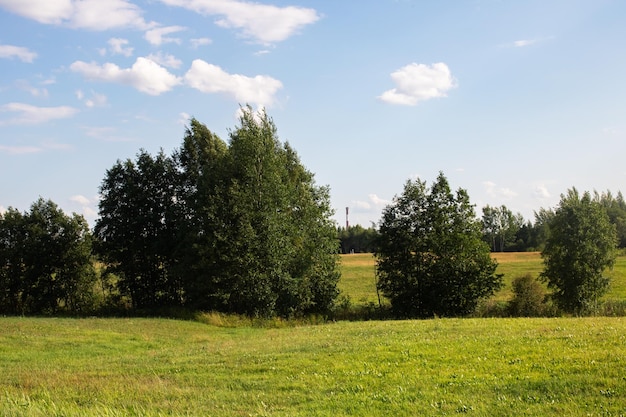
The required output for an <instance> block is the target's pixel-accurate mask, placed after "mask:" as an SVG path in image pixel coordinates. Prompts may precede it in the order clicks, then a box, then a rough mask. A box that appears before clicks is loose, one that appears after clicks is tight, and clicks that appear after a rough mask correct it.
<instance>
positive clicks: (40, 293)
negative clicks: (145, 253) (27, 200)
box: [0, 198, 96, 314]
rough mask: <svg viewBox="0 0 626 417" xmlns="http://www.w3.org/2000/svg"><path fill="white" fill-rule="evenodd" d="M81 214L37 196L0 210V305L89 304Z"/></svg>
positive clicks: (88, 244)
mask: <svg viewBox="0 0 626 417" xmlns="http://www.w3.org/2000/svg"><path fill="white" fill-rule="evenodd" d="M91 255H92V238H91V234H90V232H89V226H88V225H87V222H86V220H85V219H84V218H83V217H82V216H79V215H77V214H73V215H71V216H68V215H66V214H65V213H64V212H63V211H62V210H61V209H59V208H58V206H57V205H56V204H55V203H53V202H52V201H50V200H47V201H46V200H43V199H42V198H40V199H39V200H37V201H36V202H35V203H33V204H32V205H31V208H30V211H29V212H26V213H24V214H21V213H20V212H18V211H17V210H15V209H12V208H9V210H7V212H6V213H5V214H4V215H0V310H2V312H4V313H11V314H50V313H56V312H58V311H61V310H62V311H68V312H80V311H85V310H86V309H88V308H90V307H92V302H93V291H92V286H93V284H94V281H95V277H96V275H95V271H94V268H93V264H92V259H91Z"/></svg>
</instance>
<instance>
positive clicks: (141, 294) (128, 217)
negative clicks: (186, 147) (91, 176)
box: [95, 150, 182, 309]
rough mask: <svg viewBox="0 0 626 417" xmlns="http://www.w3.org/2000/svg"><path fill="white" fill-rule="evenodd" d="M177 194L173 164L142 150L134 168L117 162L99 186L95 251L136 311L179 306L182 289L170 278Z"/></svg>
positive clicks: (172, 263) (177, 213)
mask: <svg viewBox="0 0 626 417" xmlns="http://www.w3.org/2000/svg"><path fill="white" fill-rule="evenodd" d="M177 190H178V173H177V170H176V166H175V164H174V161H173V160H172V159H171V158H169V157H167V156H166V155H165V154H164V153H163V152H162V151H161V152H160V153H159V154H158V155H157V156H156V157H152V156H151V155H150V154H148V153H147V152H146V151H144V150H142V151H140V152H139V154H138V155H137V160H136V162H133V161H131V160H130V159H128V160H126V161H124V162H122V161H117V163H116V164H115V165H114V166H113V167H112V168H111V169H109V170H107V172H106V177H105V179H104V180H103V182H102V185H101V186H100V194H101V199H100V203H99V214H100V217H99V219H98V220H97V222H96V226H95V235H96V236H97V238H98V244H97V250H98V253H99V255H100V257H101V259H102V260H103V261H104V262H105V263H106V264H107V267H108V268H107V269H108V271H109V272H112V273H114V274H116V275H117V276H118V277H119V281H118V287H119V289H120V292H121V293H122V294H124V295H126V296H129V297H130V299H131V301H132V304H133V307H135V308H140V309H143V308H148V309H151V308H155V307H158V306H171V305H181V304H182V285H181V282H180V279H179V277H177V276H176V275H175V274H173V273H172V266H173V265H174V264H175V262H176V260H175V258H174V257H173V255H174V254H175V249H176V244H177V241H176V233H177V226H178V225H177V223H176V220H177V219H178V217H179V208H178V202H177V201H178V200H177Z"/></svg>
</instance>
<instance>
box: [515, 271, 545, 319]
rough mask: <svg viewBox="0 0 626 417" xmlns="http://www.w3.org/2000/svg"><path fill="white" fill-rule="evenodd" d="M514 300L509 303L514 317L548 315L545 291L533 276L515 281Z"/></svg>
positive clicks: (518, 278)
mask: <svg viewBox="0 0 626 417" xmlns="http://www.w3.org/2000/svg"><path fill="white" fill-rule="evenodd" d="M512 287H513V298H512V299H511V301H510V302H509V314H510V315H511V316H514V317H540V316H543V315H544V314H545V313H546V306H545V303H544V299H545V291H544V289H543V287H542V286H541V284H540V283H539V282H538V281H537V279H536V278H534V277H533V276H532V275H531V274H526V275H522V276H519V277H517V278H515V279H514V280H513V283H512Z"/></svg>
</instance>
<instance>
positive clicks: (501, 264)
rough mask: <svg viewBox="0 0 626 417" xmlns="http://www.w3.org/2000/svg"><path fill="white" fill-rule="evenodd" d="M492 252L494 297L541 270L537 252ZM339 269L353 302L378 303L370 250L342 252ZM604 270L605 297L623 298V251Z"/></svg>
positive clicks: (625, 260)
mask: <svg viewBox="0 0 626 417" xmlns="http://www.w3.org/2000/svg"><path fill="white" fill-rule="evenodd" d="M492 256H493V257H494V258H495V259H496V261H498V269H497V270H496V272H497V273H499V274H503V275H504V287H503V288H502V289H501V290H500V291H499V292H498V293H496V294H495V295H494V300H495V301H508V300H509V299H510V298H511V296H512V292H511V282H512V281H513V279H515V278H516V277H518V276H522V275H525V274H528V273H529V274H531V275H532V276H534V277H538V276H539V273H541V271H542V270H543V264H542V259H541V254H540V253H539V252H504V253H494V254H492ZM341 271H342V277H341V281H340V283H339V288H340V290H341V291H342V292H343V293H344V294H347V295H349V296H350V300H351V302H352V303H353V304H354V305H364V304H368V303H376V304H378V297H377V294H376V261H375V258H374V257H373V256H372V254H369V253H358V254H350V255H341ZM606 273H607V275H608V276H610V277H611V279H612V282H611V288H610V289H609V291H608V293H607V294H606V295H605V297H604V299H605V300H626V254H622V255H620V256H618V258H617V261H616V263H615V266H614V267H613V269H612V270H610V271H607V272H606Z"/></svg>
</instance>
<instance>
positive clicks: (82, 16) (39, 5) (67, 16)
mask: <svg viewBox="0 0 626 417" xmlns="http://www.w3.org/2000/svg"><path fill="white" fill-rule="evenodd" d="M0 7H2V8H4V9H6V10H8V11H10V12H12V13H15V14H17V15H20V16H22V17H25V18H27V19H32V20H35V21H37V22H39V23H45V24H51V25H63V26H68V27H73V28H81V29H90V30H109V29H115V28H123V27H131V28H137V29H148V28H150V27H152V26H154V24H153V23H147V22H146V21H145V20H144V19H143V17H142V11H141V9H140V8H139V7H137V6H136V5H134V4H133V3H131V2H130V1H128V0H107V1H102V0H54V1H53V0H20V1H15V0H0Z"/></svg>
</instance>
